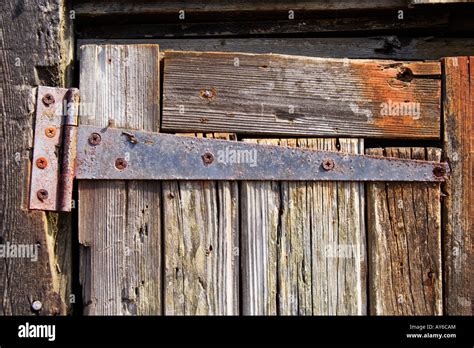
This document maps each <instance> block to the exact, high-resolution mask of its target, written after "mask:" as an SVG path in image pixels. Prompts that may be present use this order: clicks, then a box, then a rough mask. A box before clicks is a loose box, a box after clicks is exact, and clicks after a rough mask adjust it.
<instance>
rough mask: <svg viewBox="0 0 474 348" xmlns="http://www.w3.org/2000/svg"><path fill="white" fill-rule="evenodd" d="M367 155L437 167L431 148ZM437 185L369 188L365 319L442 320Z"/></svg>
mask: <svg viewBox="0 0 474 348" xmlns="http://www.w3.org/2000/svg"><path fill="white" fill-rule="evenodd" d="M366 152H367V154H370V155H379V156H384V155H385V156H387V157H399V158H412V159H419V160H430V161H439V160H440V158H441V150H440V149H435V148H427V149H425V148H386V149H385V150H384V149H368V150H367V151H366ZM440 196H441V192H440V185H439V184H438V183H368V184H367V233H368V261H369V270H370V271H369V299H370V313H371V314H375V315H441V314H442V313H443V307H442V304H443V297H442V270H441V201H440V198H441V197H440Z"/></svg>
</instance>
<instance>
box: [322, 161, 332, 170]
mask: <svg viewBox="0 0 474 348" xmlns="http://www.w3.org/2000/svg"><path fill="white" fill-rule="evenodd" d="M322 167H323V169H324V170H333V169H334V161H333V160H332V159H326V160H324V161H323V163H322Z"/></svg>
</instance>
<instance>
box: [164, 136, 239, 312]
mask: <svg viewBox="0 0 474 348" xmlns="http://www.w3.org/2000/svg"><path fill="white" fill-rule="evenodd" d="M180 135H181V134H180ZM182 135H187V136H197V137H203V134H182ZM204 136H205V137H206V138H218V139H225V140H232V139H233V140H235V136H233V135H231V134H217V133H210V134H205V135H204ZM162 185H163V214H164V219H163V228H164V240H165V242H164V255H165V275H164V276H165V279H164V287H165V290H164V296H165V303H164V305H165V314H167V315H237V314H239V220H238V184H237V183H236V182H225V181H223V182H214V181H199V182H198V181H164V182H163V184H162Z"/></svg>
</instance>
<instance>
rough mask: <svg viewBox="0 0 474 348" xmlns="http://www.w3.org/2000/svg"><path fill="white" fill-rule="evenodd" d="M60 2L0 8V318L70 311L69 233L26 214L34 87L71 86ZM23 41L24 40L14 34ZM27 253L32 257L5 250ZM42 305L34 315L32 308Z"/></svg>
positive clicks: (57, 217)
mask: <svg viewBox="0 0 474 348" xmlns="http://www.w3.org/2000/svg"><path fill="white" fill-rule="evenodd" d="M65 3H66V2H65V1H54V2H51V3H50V4H48V6H47V8H46V7H45V5H44V2H43V1H37V0H33V1H28V2H18V1H12V0H6V1H2V3H1V5H0V22H1V23H2V24H1V29H0V37H1V39H0V41H1V44H0V75H1V76H2V79H1V81H0V100H1V103H0V139H2V141H1V142H0V173H2V174H1V175H0V187H2V189H1V192H2V193H1V195H0V212H1V217H0V245H1V246H2V257H1V260H0V293H1V294H2V299H1V301H0V314H2V315H33V314H40V315H64V314H66V313H68V312H71V310H72V306H73V304H72V303H71V301H70V300H71V299H74V298H73V297H71V296H70V295H71V284H72V279H71V278H72V264H71V263H72V257H71V250H72V247H71V245H72V239H73V238H72V233H71V227H70V224H69V222H70V219H69V218H68V217H66V216H64V215H61V214H55V213H48V214H46V213H44V212H40V211H29V210H28V203H27V202H28V201H27V198H28V194H29V192H28V189H29V172H30V166H31V163H30V158H31V156H32V146H33V120H34V112H35V101H36V88H35V87H36V86H38V85H49V86H58V87H68V86H69V83H71V81H70V79H69V78H68V77H69V76H70V75H69V74H70V71H69V69H68V68H67V66H68V65H69V64H70V63H71V60H72V58H73V51H72V49H73V47H72V42H73V37H72V31H71V25H70V22H69V20H68V18H67V17H65V16H64V14H65V13H67V11H66V7H65ZM20 35H21V39H19V36H20ZM19 247H21V248H25V247H26V248H29V250H30V251H31V253H30V254H29V255H27V256H30V257H22V258H19V257H11V256H12V255H10V256H8V255H5V254H4V252H5V251H6V250H14V249H17V248H19ZM33 301H40V302H41V304H42V307H41V310H39V311H37V312H34V311H33V310H32V306H31V304H32V302H33Z"/></svg>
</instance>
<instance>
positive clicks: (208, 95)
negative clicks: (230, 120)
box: [199, 88, 217, 99]
mask: <svg viewBox="0 0 474 348" xmlns="http://www.w3.org/2000/svg"><path fill="white" fill-rule="evenodd" d="M199 94H200V95H201V98H205V99H212V98H214V97H215V96H216V94H217V93H216V90H215V89H214V88H211V89H201V91H200V92H199Z"/></svg>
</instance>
